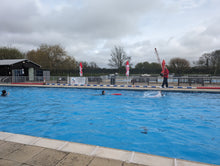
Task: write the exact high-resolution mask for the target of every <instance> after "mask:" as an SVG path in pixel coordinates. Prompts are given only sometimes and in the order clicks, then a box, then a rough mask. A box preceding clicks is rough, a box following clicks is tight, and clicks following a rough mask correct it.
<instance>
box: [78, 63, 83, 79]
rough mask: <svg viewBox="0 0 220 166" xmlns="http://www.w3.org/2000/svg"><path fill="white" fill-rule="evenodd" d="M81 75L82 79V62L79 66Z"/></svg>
mask: <svg viewBox="0 0 220 166" xmlns="http://www.w3.org/2000/svg"><path fill="white" fill-rule="evenodd" d="M79 75H80V77H82V76H83V71H82V62H80V64H79Z"/></svg>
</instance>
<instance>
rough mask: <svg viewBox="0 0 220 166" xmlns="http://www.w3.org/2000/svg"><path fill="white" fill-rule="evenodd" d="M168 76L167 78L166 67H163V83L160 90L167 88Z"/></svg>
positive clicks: (167, 71)
mask: <svg viewBox="0 0 220 166" xmlns="http://www.w3.org/2000/svg"><path fill="white" fill-rule="evenodd" d="M168 76H169V70H168V69H167V67H166V66H165V67H164V73H163V76H162V77H163V83H162V88H164V85H166V87H167V88H168Z"/></svg>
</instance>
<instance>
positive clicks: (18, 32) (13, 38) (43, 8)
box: [0, 0, 220, 67]
mask: <svg viewBox="0 0 220 166" xmlns="http://www.w3.org/2000/svg"><path fill="white" fill-rule="evenodd" d="M219 6H220V1H219V0H135V1H134V0H0V36H1V37H0V46H1V47H2V46H6V47H16V48H18V49H19V50H21V51H28V50H31V49H36V48H37V47H39V45H41V44H49V45H53V44H60V45H61V46H62V47H63V48H64V49H65V50H66V51H67V53H68V55H70V56H74V57H75V59H76V60H77V61H87V62H91V61H94V62H96V63H97V65H98V66H99V67H108V65H107V64H108V60H109V59H110V54H111V50H112V48H113V47H114V46H115V45H117V46H118V45H120V46H122V47H123V48H124V50H125V52H126V53H127V54H128V56H131V57H132V63H133V64H134V65H135V64H136V63H138V62H143V61H148V62H157V59H156V57H155V53H154V48H155V47H156V48H157V49H158V52H159V55H160V58H161V59H165V60H166V62H167V63H168V62H169V60H170V59H171V58H174V57H180V58H185V59H187V60H189V61H191V62H192V61H195V60H198V58H199V57H200V56H201V55H202V54H203V53H205V52H211V51H214V50H216V49H220V10H219Z"/></svg>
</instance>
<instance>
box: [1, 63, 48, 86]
mask: <svg viewBox="0 0 220 166" xmlns="http://www.w3.org/2000/svg"><path fill="white" fill-rule="evenodd" d="M40 67H41V66H40V65H38V64H36V63H34V62H32V61H30V60H27V59H3V60H0V77H1V80H0V81H1V82H3V81H2V79H5V80H6V79H10V80H11V82H25V81H41V80H43V76H44V71H43V70H42V69H41V68H40ZM47 72H48V71H47ZM47 75H48V73H47ZM39 79H40V80H39Z"/></svg>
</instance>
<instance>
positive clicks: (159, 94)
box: [154, 91, 164, 97]
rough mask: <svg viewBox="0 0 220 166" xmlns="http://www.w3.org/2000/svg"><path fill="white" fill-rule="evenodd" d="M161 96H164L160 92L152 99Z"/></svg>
mask: <svg viewBox="0 0 220 166" xmlns="http://www.w3.org/2000/svg"><path fill="white" fill-rule="evenodd" d="M162 96H164V94H162V92H161V91H158V94H156V95H155V96H154V97H162Z"/></svg>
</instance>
